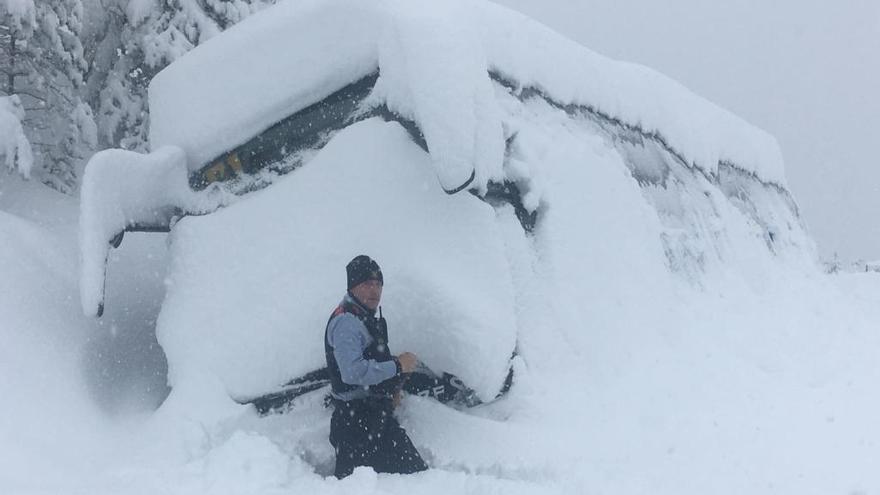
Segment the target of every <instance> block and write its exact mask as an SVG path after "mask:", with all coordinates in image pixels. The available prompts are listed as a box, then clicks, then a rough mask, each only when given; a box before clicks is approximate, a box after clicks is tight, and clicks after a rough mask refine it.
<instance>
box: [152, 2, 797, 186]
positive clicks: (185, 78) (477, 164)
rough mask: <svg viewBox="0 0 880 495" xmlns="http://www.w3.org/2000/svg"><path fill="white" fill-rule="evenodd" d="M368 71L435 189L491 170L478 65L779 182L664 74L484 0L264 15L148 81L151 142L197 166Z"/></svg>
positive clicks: (740, 138) (492, 153)
mask: <svg viewBox="0 0 880 495" xmlns="http://www.w3.org/2000/svg"><path fill="white" fill-rule="evenodd" d="M342 33H344V34H342ZM377 68H378V70H379V72H380V78H379V80H378V82H377V88H376V91H375V93H374V95H373V96H374V98H372V99H371V101H370V104H371V105H380V104H383V103H384V104H387V106H388V107H389V108H390V109H392V110H393V111H395V112H397V113H399V114H400V115H402V116H404V117H407V118H410V119H412V120H414V121H416V123H417V124H418V125H419V127H420V128H421V130H422V131H423V132H424V134H425V139H426V141H427V144H428V149H429V150H430V152H431V155H432V161H433V165H434V167H435V173H436V174H437V177H438V179H439V181H440V183H441V186H442V187H443V188H444V189H445V190H447V191H455V190H457V189H459V188H464V187H467V186H470V187H473V188H476V189H478V190H481V189H483V188H484V187H485V186H486V182H487V181H488V180H490V179H493V178H494V179H497V178H498V177H499V176H500V175H501V167H502V160H503V141H504V138H505V135H504V131H503V128H504V124H505V123H504V122H503V121H502V119H501V118H500V114H499V112H498V111H497V103H496V102H494V101H493V98H492V95H491V93H492V89H491V88H492V83H491V82H490V78H489V71H492V72H493V73H496V74H500V75H501V76H502V77H504V78H506V79H509V80H510V81H509V82H512V83H513V84H514V85H516V86H518V87H530V88H533V89H538V90H540V91H541V92H543V93H544V94H545V95H546V96H548V97H549V98H551V99H553V101H555V102H556V103H558V104H560V105H581V106H586V107H590V108H592V109H594V110H596V111H599V112H602V113H604V114H606V115H608V116H610V117H611V118H614V119H618V120H620V121H622V122H624V123H626V124H628V125H631V126H635V127H638V128H640V129H642V130H644V131H645V132H646V133H656V134H658V135H660V136H661V137H662V139H664V140H665V141H666V142H667V143H668V145H669V146H671V147H672V148H673V149H675V150H676V152H677V153H679V154H680V155H681V156H683V157H684V159H685V160H686V161H687V162H688V163H690V164H692V165H694V166H696V167H699V168H701V169H702V170H704V171H706V172H707V173H709V174H716V173H717V168H718V164H719V162H721V161H730V162H733V163H735V164H736V165H737V166H738V167H740V168H742V169H744V170H747V171H750V172H754V173H756V174H757V175H758V176H759V177H761V178H762V179H764V180H765V181H770V182H774V183H777V184H779V185H784V183H785V181H784V174H783V166H782V157H781V152H780V151H779V148H778V146H777V144H776V142H775V140H774V139H773V138H772V137H770V136H769V135H767V134H766V133H764V132H762V131H760V130H758V129H755V128H753V127H752V126H750V125H748V124H746V123H745V122H743V121H742V120H741V119H739V118H737V117H735V116H733V115H731V114H730V113H728V112H727V111H725V110H722V109H720V108H718V107H717V106H715V105H714V104H712V103H710V102H708V101H706V100H704V99H702V98H700V97H698V96H695V95H693V94H691V93H690V92H689V91H687V90H686V89H685V88H683V87H681V86H680V85H679V84H678V83H676V82H674V81H672V80H670V79H668V78H666V77H665V76H662V75H660V74H658V73H656V72H653V71H651V70H649V69H646V68H644V67H640V66H637V65H633V64H626V63H620V62H615V61H612V60H610V59H607V58H605V57H602V56H600V55H598V54H595V53H593V52H591V51H590V50H588V49H586V48H583V47H581V46H578V45H577V44H575V43H573V42H571V41H569V40H567V39H565V38H563V37H562V36H560V35H558V34H556V33H554V32H553V31H551V30H550V29H548V28H546V27H544V26H542V25H540V24H538V23H537V22H534V21H532V20H530V19H528V18H526V17H524V16H522V15H519V14H517V13H514V12H512V11H509V10H507V9H505V8H503V7H499V6H497V5H494V4H490V3H483V2H478V3H470V2H459V1H455V2H437V3H429V2H411V1H403V0H385V1H379V2H352V1H346V0H309V1H306V2H283V3H280V4H278V5H276V6H274V7H271V8H268V9H266V10H265V11H262V12H260V13H258V14H256V15H254V16H252V17H251V18H249V19H247V20H246V21H245V22H242V23H241V24H239V25H236V26H235V27H233V28H232V29H230V30H228V31H227V32H225V33H224V34H223V35H222V36H218V37H216V38H214V39H211V40H210V41H208V42H207V43H205V44H203V45H201V46H199V47H197V48H196V49H194V50H192V51H191V52H189V53H188V54H186V56H184V57H182V58H181V59H180V60H179V61H177V62H175V63H174V64H172V65H171V66H169V67H168V68H166V69H165V70H164V71H162V72H161V73H160V74H159V75H158V76H157V77H156V78H155V79H154V80H153V82H152V83H151V86H150V109H151V135H150V140H151V144H152V146H153V147H158V146H162V145H176V146H179V147H181V148H182V149H183V150H184V151H185V152H186V156H187V163H188V166H189V168H190V169H191V170H195V169H198V168H200V167H202V166H203V165H205V164H206V163H207V162H208V161H209V160H211V159H213V158H215V157H216V156H218V155H220V154H222V153H223V152H225V151H228V150H230V149H232V148H234V147H236V146H238V145H240V144H242V143H244V142H245V141H247V140H248V139H249V138H250V137H252V136H254V135H256V134H258V133H259V132H261V131H262V130H264V129H266V128H268V127H269V126H271V125H272V124H274V123H275V122H277V121H279V120H281V119H282V118H284V117H286V116H288V115H290V114H292V113H294V112H296V111H298V110H301V109H303V108H305V107H306V106H308V105H310V104H313V103H315V102H317V101H319V100H320V99H322V98H324V97H326V96H328V95H329V94H330V93H332V92H333V91H335V90H338V89H340V88H342V87H343V86H345V85H346V84H348V83H351V82H353V81H355V80H357V79H360V78H362V77H363V76H365V75H367V74H369V73H371V72H374V71H375V70H376V69H377ZM264 76H265V77H264ZM472 175H473V177H474V182H472V183H471V182H470V177H471V176H472Z"/></svg>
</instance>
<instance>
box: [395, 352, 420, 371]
mask: <svg viewBox="0 0 880 495" xmlns="http://www.w3.org/2000/svg"><path fill="white" fill-rule="evenodd" d="M397 361H398V362H399V363H400V371H402V372H403V373H412V372H413V371H415V369H416V366H418V364H419V358H417V357H416V355H415V354H413V353H411V352H404V353H403V354H401V355H399V356H397Z"/></svg>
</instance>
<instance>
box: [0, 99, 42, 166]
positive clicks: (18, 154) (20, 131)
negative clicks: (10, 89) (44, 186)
mask: <svg viewBox="0 0 880 495" xmlns="http://www.w3.org/2000/svg"><path fill="white" fill-rule="evenodd" d="M23 119H24V108H22V106H21V101H20V100H19V99H18V96H15V95H13V96H2V97H0V158H2V159H4V161H5V162H6V168H7V169H9V170H18V172H19V173H20V174H21V175H22V177H30V174H31V168H33V166H34V154H33V151H32V150H31V143H30V142H29V141H28V139H27V137H26V136H25V134H24V128H22V126H21V121H22V120H23Z"/></svg>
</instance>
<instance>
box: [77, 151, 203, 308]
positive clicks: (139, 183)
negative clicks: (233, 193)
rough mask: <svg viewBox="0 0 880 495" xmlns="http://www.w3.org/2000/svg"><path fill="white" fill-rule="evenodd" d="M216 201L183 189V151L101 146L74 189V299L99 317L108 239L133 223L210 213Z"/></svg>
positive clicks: (186, 185) (159, 223)
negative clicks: (77, 261) (77, 192)
mask: <svg viewBox="0 0 880 495" xmlns="http://www.w3.org/2000/svg"><path fill="white" fill-rule="evenodd" d="M217 205H218V199H217V198H212V197H211V196H209V195H197V194H196V193H194V192H193V191H192V190H191V189H190V188H189V181H188V179H187V170H186V162H185V158H184V154H183V152H182V151H181V150H180V149H177V148H174V147H170V146H169V147H164V148H160V149H158V150H156V151H154V152H153V153H150V154H149V155H143V154H140V153H135V152H131V151H125V150H115V149H114V150H105V151H102V152H99V153H97V154H95V155H94V156H93V157H92V159H91V160H89V163H88V165H87V166H86V169H85V172H84V174H83V179H82V188H81V192H80V219H79V227H80V239H79V243H80V253H81V258H82V259H81V268H80V271H81V276H80V299H81V301H82V308H83V312H84V313H85V314H86V315H88V316H95V315H100V314H101V312H102V310H103V301H104V279H105V271H106V262H107V254H108V252H109V251H110V247H111V240H112V239H113V238H114V237H116V236H117V235H120V234H121V233H122V232H123V231H125V229H126V228H128V227H132V226H135V225H139V226H156V227H158V228H162V227H166V226H167V225H168V223H169V221H170V220H171V218H172V217H173V216H175V215H180V214H182V213H184V212H189V213H193V212H202V211H211V210H212V209H215V208H216V207H217Z"/></svg>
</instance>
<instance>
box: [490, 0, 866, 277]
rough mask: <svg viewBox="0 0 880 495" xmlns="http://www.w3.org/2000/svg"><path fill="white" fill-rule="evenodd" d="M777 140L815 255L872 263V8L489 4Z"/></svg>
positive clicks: (749, 3) (745, 0)
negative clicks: (662, 77)
mask: <svg viewBox="0 0 880 495" xmlns="http://www.w3.org/2000/svg"><path fill="white" fill-rule="evenodd" d="M496 1H499V2H500V3H502V4H505V5H508V6H510V7H513V8H515V9H517V10H519V11H521V12H524V13H526V14H528V15H529V16H531V17H534V18H536V19H538V20H540V21H542V22H544V23H545V24H547V25H549V26H551V27H553V28H554V29H556V30H557V31H561V32H562V33H564V34H566V35H567V36H569V37H571V38H573V39H575V40H576V41H578V42H580V43H582V44H584V45H586V46H588V47H590V48H592V49H593V50H595V51H597V52H599V53H602V54H604V55H607V56H610V57H612V58H616V59H621V60H628V61H632V62H638V63H641V64H644V65H647V66H649V67H652V68H654V69H656V70H658V71H660V72H663V73H664V74H666V75H668V76H670V77H672V78H673V79H676V80H678V81H680V82H681V83H683V84H684V85H685V86H687V87H689V88H691V89H692V90H693V91H694V92H696V93H698V94H700V95H702V96H704V97H706V98H708V99H710V100H712V101H714V102H715V103H717V104H719V105H721V106H723V107H725V108H727V109H729V110H731V111H733V112H734V113H736V114H738V115H740V116H741V117H743V118H745V119H746V120H748V121H750V122H752V123H753V124H755V125H757V126H758V127H761V128H763V129H765V130H767V131H769V132H770V133H771V134H773V135H774V136H776V138H777V139H778V141H779V144H780V146H781V147H782V152H783V154H784V156H785V162H786V173H787V177H788V183H789V187H790V189H791V190H792V192H793V194H794V195H795V199H796V200H797V202H798V204H799V205H800V207H801V213H802V215H803V217H804V218H805V219H806V223H807V225H808V227H809V228H810V231H811V232H812V233H813V236H814V237H815V239H816V242H817V243H818V245H819V249H820V251H821V253H822V254H823V256H826V257H830V256H831V255H832V254H833V253H834V252H837V253H839V255H840V257H841V258H843V259H855V258H866V259H877V260H880V215H878V214H880V157H878V156H877V151H876V148H878V146H880V0H838V1H830V0H828V1H826V0H821V1H820V0H724V1H705V0H668V1H658V0H496Z"/></svg>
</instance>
